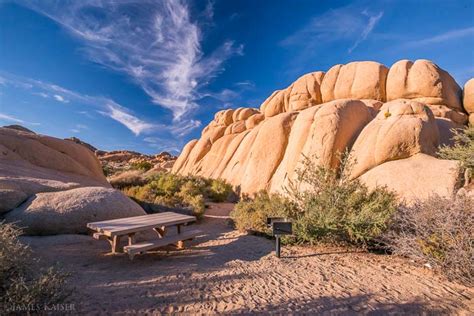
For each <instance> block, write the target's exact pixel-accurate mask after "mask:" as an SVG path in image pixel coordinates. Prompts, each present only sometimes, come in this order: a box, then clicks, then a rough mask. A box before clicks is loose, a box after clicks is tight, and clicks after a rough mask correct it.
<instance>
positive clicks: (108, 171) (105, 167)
mask: <svg viewBox="0 0 474 316" xmlns="http://www.w3.org/2000/svg"><path fill="white" fill-rule="evenodd" d="M102 172H103V173H104V176H106V177H108V176H110V175H112V174H113V173H114V169H113V168H112V167H110V166H109V165H103V166H102Z"/></svg>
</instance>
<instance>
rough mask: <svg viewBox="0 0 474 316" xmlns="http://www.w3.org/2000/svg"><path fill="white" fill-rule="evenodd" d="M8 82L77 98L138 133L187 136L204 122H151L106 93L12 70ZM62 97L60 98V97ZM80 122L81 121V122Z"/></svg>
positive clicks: (6, 76) (5, 75) (38, 92)
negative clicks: (85, 90)
mask: <svg viewBox="0 0 474 316" xmlns="http://www.w3.org/2000/svg"><path fill="white" fill-rule="evenodd" d="M2 76H3V77H2V78H4V84H5V85H11V86H14V87H16V88H20V89H25V90H27V91H30V93H31V94H33V95H38V96H41V97H43V95H47V96H48V97H49V96H50V95H59V94H60V95H61V96H62V99H63V100H67V101H68V102H69V101H71V102H75V103H79V104H84V105H88V106H91V107H93V108H94V109H95V111H97V112H98V113H100V114H102V115H104V116H106V117H109V118H111V119H113V120H115V121H117V122H119V123H120V124H122V125H124V126H125V127H126V128H128V129H129V130H130V131H131V132H132V133H133V134H135V135H136V136H138V135H141V134H148V133H152V132H155V131H162V132H165V133H169V134H171V135H170V136H172V137H183V136H185V135H187V134H188V133H190V132H191V131H193V130H194V129H195V128H197V127H199V126H201V122H200V121H198V120H192V119H187V120H180V121H176V122H173V123H172V124H170V125H167V124H164V123H161V122H149V121H146V120H144V119H141V118H139V117H138V116H136V115H135V114H134V113H133V112H132V111H131V110H130V109H128V108H126V107H124V106H122V105H120V104H119V103H117V102H115V101H114V100H112V99H110V98H106V97H102V96H90V95H86V94H81V93H78V92H76V91H72V90H69V89H66V88H64V87H61V86H59V85H56V84H52V83H49V82H44V81H41V80H36V79H31V78H24V77H20V76H16V75H12V74H9V73H2ZM58 101H59V100H58ZM79 113H80V114H82V115H85V116H88V117H91V118H93V116H92V115H91V114H90V113H89V112H88V111H79ZM79 125H80V124H79ZM79 125H77V126H76V128H74V130H75V131H80V129H81V128H82V129H84V128H83V127H84V125H82V127H78V126H79Z"/></svg>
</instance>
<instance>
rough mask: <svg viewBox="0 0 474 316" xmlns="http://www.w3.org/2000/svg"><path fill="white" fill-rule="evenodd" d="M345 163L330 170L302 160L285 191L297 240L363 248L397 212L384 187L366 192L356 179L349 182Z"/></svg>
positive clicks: (366, 189) (394, 203) (393, 198)
mask: <svg viewBox="0 0 474 316" xmlns="http://www.w3.org/2000/svg"><path fill="white" fill-rule="evenodd" d="M346 157H347V156H346ZM349 161H350V160H349V159H347V158H343V159H341V164H340V166H339V168H337V169H331V168H328V167H325V166H321V165H316V164H314V163H313V161H312V160H310V159H308V158H305V159H304V162H303V167H302V168H301V169H299V170H297V181H295V183H291V184H290V186H289V188H288V189H287V192H288V195H289V198H290V200H291V201H292V202H293V203H294V204H295V205H296V211H295V212H294V213H293V214H291V215H292V218H293V219H294V221H295V222H294V226H295V235H296V237H297V239H298V240H299V241H302V242H309V243H316V242H318V241H321V240H330V241H340V242H348V243H352V244H358V245H363V244H366V243H367V242H368V241H372V240H374V239H375V238H376V237H378V236H379V235H380V234H381V233H382V232H383V231H384V230H385V229H386V228H387V225H388V223H389V220H390V218H391V216H392V214H393V213H394V212H395V211H396V209H397V202H396V197H395V195H394V194H393V193H391V192H389V191H387V190H386V189H385V188H376V189H374V190H372V191H370V190H369V189H368V188H367V187H366V186H365V185H364V184H362V183H361V182H359V181H358V180H357V179H355V180H353V179H350V178H349V176H348V175H349V173H350V169H351V165H350V162H349Z"/></svg>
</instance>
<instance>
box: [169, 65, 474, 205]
mask: <svg viewBox="0 0 474 316" xmlns="http://www.w3.org/2000/svg"><path fill="white" fill-rule="evenodd" d="M468 121H471V122H473V121H474V80H472V79H471V80H470V81H469V82H468V83H466V85H465V88H464V100H463V91H462V89H461V88H460V87H459V86H458V84H457V83H456V82H455V80H454V79H453V78H452V77H451V76H450V75H449V74H448V73H447V72H446V71H444V70H443V69H441V68H439V67H438V66H437V65H435V64H434V63H432V62H431V61H428V60H417V61H415V62H412V61H408V60H401V61H398V62H396V63H395V64H394V65H392V66H391V67H390V68H387V67H386V66H384V65H382V64H379V63H377V62H371V61H365V62H352V63H349V64H346V65H336V66H334V67H332V68H331V69H329V71H328V72H327V73H324V72H321V71H317V72H313V73H309V74H306V75H304V76H302V77H300V78H299V79H297V80H296V81H295V82H294V83H293V84H291V85H290V86H289V87H287V88H286V89H283V90H278V91H275V92H274V93H273V94H272V95H271V96H270V97H268V98H267V100H265V102H263V103H262V105H261V106H260V109H259V110H258V109H252V108H239V109H236V110H232V109H229V110H224V111H220V112H217V113H216V115H215V118H214V120H213V121H211V122H210V123H209V125H208V126H206V127H205V128H204V130H203V131H202V135H201V138H200V139H195V140H192V141H190V142H189V143H188V144H187V145H186V146H185V147H184V148H183V151H182V153H181V155H180V156H179V157H178V159H177V161H176V163H175V165H174V167H173V169H172V171H173V172H175V173H179V174H196V175H202V176H205V177H212V178H222V179H225V180H227V181H228V182H230V183H231V184H233V185H234V186H236V187H240V189H241V192H243V193H248V194H253V193H255V192H257V191H259V190H262V189H266V190H269V191H271V192H281V190H282V188H283V187H284V186H285V185H287V184H288V183H289V181H290V180H294V179H295V170H297V169H298V168H300V167H301V164H302V161H303V157H304V156H306V157H316V159H317V163H319V164H321V165H325V166H330V167H337V166H338V164H339V158H338V157H339V154H340V153H341V152H344V151H346V150H350V152H351V157H352V159H354V160H353V161H354V166H353V169H352V170H351V176H352V177H353V178H359V179H360V180H362V181H363V182H365V183H366V184H367V185H369V186H370V187H375V186H377V185H386V186H387V187H388V188H389V189H392V190H394V191H396V192H397V193H398V194H399V195H400V197H401V198H404V199H407V200H412V199H414V198H427V197H428V196H429V195H431V194H434V193H436V194H440V195H443V196H448V195H452V194H453V193H454V192H455V190H456V189H457V188H458V186H459V184H460V183H461V179H460V177H461V175H460V170H459V166H458V164H457V162H455V161H446V160H441V159H437V158H436V151H437V147H438V145H440V144H449V143H450V138H451V132H450V129H451V128H455V127H462V126H463V125H465V124H467V122H468Z"/></svg>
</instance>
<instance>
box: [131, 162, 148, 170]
mask: <svg viewBox="0 0 474 316" xmlns="http://www.w3.org/2000/svg"><path fill="white" fill-rule="evenodd" d="M130 168H131V169H133V170H141V171H148V170H150V169H151V168H153V164H152V163H151V162H149V161H139V162H133V163H131V165H130Z"/></svg>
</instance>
